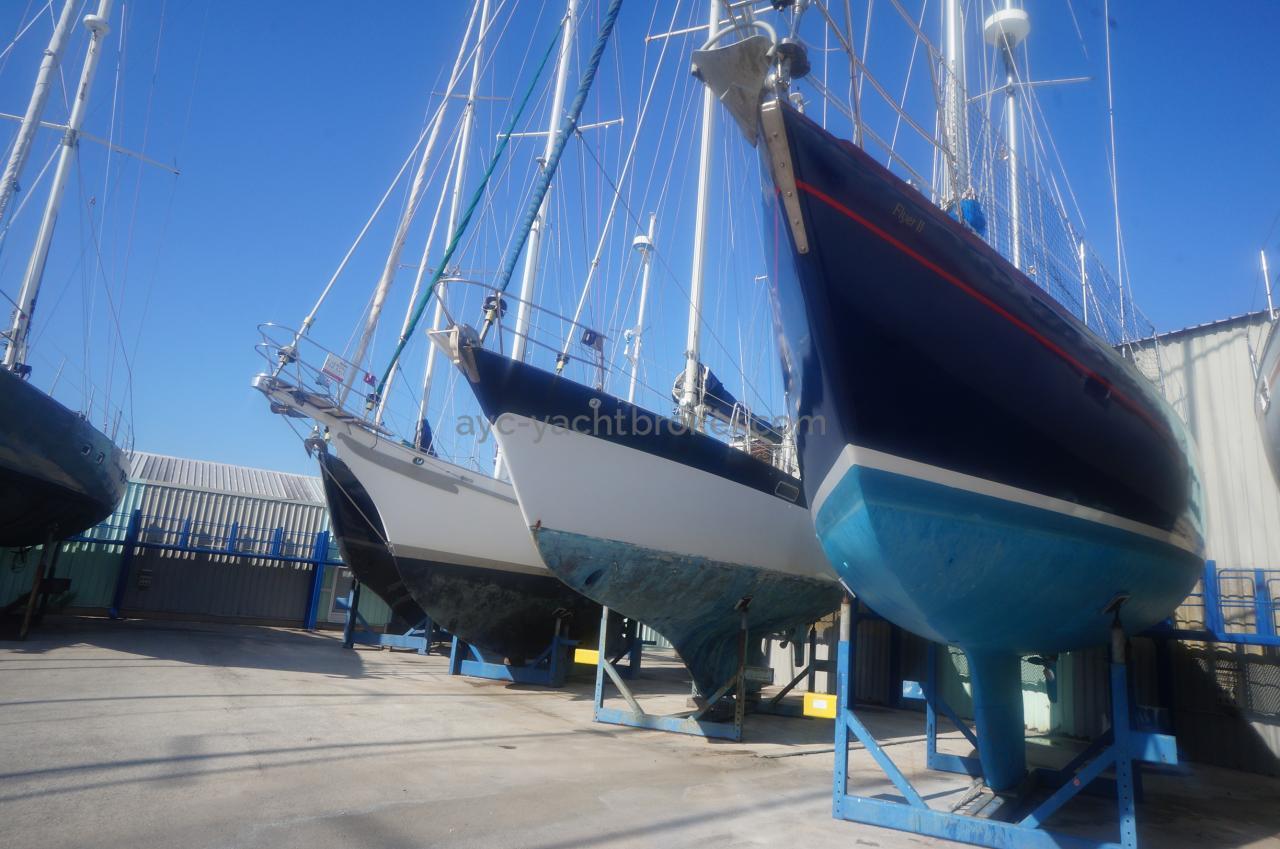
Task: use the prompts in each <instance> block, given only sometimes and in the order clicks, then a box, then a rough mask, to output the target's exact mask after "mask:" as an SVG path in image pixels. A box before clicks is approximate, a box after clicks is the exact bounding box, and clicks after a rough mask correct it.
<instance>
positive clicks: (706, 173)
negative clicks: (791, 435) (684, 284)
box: [680, 0, 724, 429]
mask: <svg viewBox="0 0 1280 849" xmlns="http://www.w3.org/2000/svg"><path fill="white" fill-rule="evenodd" d="M707 5H708V6H709V7H710V13H709V21H710V23H709V26H708V29H707V40H708V41H709V42H710V41H714V40H715V37H716V36H717V35H718V34H719V29H720V19H721V18H722V17H724V7H723V3H722V2H721V0H711V2H710V3H708V4H707ZM715 120H716V96H715V94H714V93H713V92H712V91H711V87H710V86H704V87H703V89H702V138H701V140H700V143H699V146H698V201H697V207H696V209H695V211H694V222H693V266H692V268H691V269H690V271H689V331H688V333H687V334H686V336H685V363H684V387H683V390H682V391H681V394H680V419H681V421H683V422H684V424H685V426H687V427H690V428H695V429H700V428H701V421H700V420H699V419H700V417H699V415H698V407H699V406H700V405H701V403H700V402H701V399H700V397H699V392H698V384H699V383H701V378H702V374H701V370H702V367H701V362H700V359H699V350H698V347H699V343H700V336H701V331H702V288H703V277H704V271H705V266H706V254H707V216H708V210H707V205H708V204H709V203H710V196H711V148H712V145H713V144H714V142H715V131H716V126H715Z"/></svg>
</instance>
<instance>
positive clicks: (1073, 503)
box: [762, 104, 1203, 789]
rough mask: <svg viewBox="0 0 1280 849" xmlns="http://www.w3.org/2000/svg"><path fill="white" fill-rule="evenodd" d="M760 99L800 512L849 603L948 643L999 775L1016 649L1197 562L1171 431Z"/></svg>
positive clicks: (855, 169) (1023, 297)
mask: <svg viewBox="0 0 1280 849" xmlns="http://www.w3.org/2000/svg"><path fill="white" fill-rule="evenodd" d="M772 109H773V113H772V115H771V114H770V107H766V109H765V111H764V112H763V113H762V114H763V116H764V117H763V120H764V121H765V124H766V132H768V131H769V127H773V128H774V129H775V130H780V132H781V133H782V135H783V136H785V145H783V146H781V147H779V146H777V145H772V146H765V145H762V148H765V149H766V150H768V151H769V153H768V154H767V158H766V167H767V168H769V169H770V170H771V175H772V176H773V177H774V179H775V186H774V189H775V191H772V192H770V193H769V197H768V200H767V202H766V203H767V207H768V208H769V215H768V216H767V219H766V220H767V221H768V222H769V223H768V224H767V226H768V227H769V232H767V233H766V242H767V243H768V244H769V245H770V246H771V249H772V252H773V258H772V269H773V273H772V275H771V280H772V282H773V285H774V286H775V287H776V292H775V296H776V297H775V302H776V303H777V305H778V310H779V318H780V324H781V327H782V333H783V336H784V339H783V352H784V364H785V365H786V366H787V367H788V368H789V372H790V373H789V379H790V382H791V386H792V387H793V391H792V398H793V399H794V402H795V403H796V405H797V409H796V410H795V414H796V415H797V416H798V417H800V418H799V420H800V421H802V422H804V423H805V426H804V427H802V428H801V430H800V432H799V434H798V440H797V443H798V449H799V452H800V458H801V468H802V471H803V476H804V480H805V484H806V489H807V494H808V496H809V498H810V500H811V502H812V505H813V510H812V512H813V519H814V524H815V528H816V529H817V532H818V536H819V538H820V539H821V541H822V544H823V548H824V550H825V551H826V553H827V557H828V558H829V559H830V561H831V563H832V565H833V566H834V567H835V568H836V569H837V571H838V572H839V573H840V575H841V577H842V578H843V579H844V581H845V582H846V584H847V585H848V586H849V587H850V589H852V590H853V591H854V592H855V593H856V594H858V595H859V597H860V598H861V599H862V600H864V601H865V602H866V603H867V604H869V605H870V606H871V607H872V608H873V609H875V610H876V611H877V612H878V613H880V614H882V615H884V616H885V617H887V618H889V619H890V620H891V621H893V622H895V623H896V624H898V625H900V626H902V627H904V628H906V629H908V630H911V631H914V632H916V633H919V634H921V635H923V636H926V637H928V638H930V639H933V640H937V641H939V642H946V643H951V644H955V645H958V646H960V647H961V648H963V649H964V650H965V651H966V653H967V654H968V655H969V657H970V661H971V667H972V669H973V671H974V676H975V677H974V682H973V683H974V691H975V692H974V695H975V703H976V712H975V713H976V717H975V718H976V719H977V722H978V727H979V734H980V741H981V739H982V738H983V737H985V738H986V742H985V743H983V745H982V746H980V748H981V749H982V754H983V767H984V772H985V775H986V780H987V782H988V784H990V785H991V786H992V787H994V788H996V789H1003V788H1005V787H1008V786H1011V785H1012V784H1014V783H1016V782H1017V780H1019V779H1020V778H1021V775H1022V773H1023V771H1024V765H1023V755H1022V752H1023V747H1022V742H1021V735H1022V721H1021V719H1022V718H1021V708H1020V704H1021V703H1020V696H1019V694H1018V693H1017V690H1018V689H1019V687H1018V680H1019V678H1018V675H1017V663H1018V657H1019V655H1021V654H1027V653H1032V652H1043V653H1053V652H1058V651H1065V650H1068V649H1073V648H1080V647H1084V646H1089V645H1094V644H1099V643H1103V642H1105V641H1106V639H1107V637H1108V631H1109V628H1110V626H1111V623H1112V621H1113V615H1112V614H1111V613H1108V612H1105V610H1106V608H1107V607H1108V605H1110V604H1111V603H1112V602H1113V601H1114V600H1116V599H1117V598H1119V597H1127V601H1126V602H1125V603H1124V604H1123V606H1122V608H1121V613H1120V622H1121V623H1122V625H1123V627H1124V628H1125V630H1127V631H1129V632H1130V633H1132V632H1137V631H1141V630H1143V629H1145V628H1148V627H1150V626H1151V625H1153V624H1155V623H1156V622H1158V621H1159V620H1161V619H1162V618H1164V617H1166V616H1167V615H1169V614H1170V613H1171V612H1172V611H1173V609H1174V608H1175V607H1176V606H1177V604H1178V603H1179V602H1180V601H1181V600H1182V599H1183V598H1185V596H1186V594H1187V592H1188V591H1190V589H1191V588H1192V586H1193V585H1194V583H1195V581H1196V578H1197V577H1198V575H1199V574H1200V571H1201V568H1202V566H1203V538H1202V532H1201V519H1200V503H1199V498H1200V492H1199V479H1198V476H1197V472H1196V468H1195V464H1194V459H1193V451H1192V448H1191V446H1190V443H1189V437H1188V436H1187V433H1186V430H1185V428H1184V426H1183V424H1182V422H1181V421H1180V420H1179V419H1178V417H1177V416H1176V414H1175V413H1174V412H1173V411H1172V409H1171V408H1169V406H1168V405H1167V404H1165V403H1164V401H1163V399H1161V398H1160V397H1159V396H1158V394H1157V393H1156V391H1155V389H1154V388H1153V387H1152V386H1151V385H1150V384H1149V382H1148V381H1147V380H1146V379H1145V378H1143V377H1142V376H1141V375H1140V374H1139V373H1138V372H1137V371H1136V370H1135V369H1134V368H1133V367H1132V366H1131V365H1130V364H1129V363H1127V362H1126V361H1124V360H1123V359H1122V358H1121V357H1120V356H1119V355H1118V354H1117V353H1116V352H1115V351H1114V350H1113V349H1112V348H1111V347H1110V346H1109V345H1107V344H1106V343H1105V342H1103V341H1102V340H1101V339H1099V338H1098V337H1096V336H1094V335H1093V334H1092V333H1091V332H1090V331H1089V330H1088V329H1087V328H1085V327H1084V326H1083V325H1082V324H1081V323H1080V322H1079V321H1077V320H1076V319H1075V318H1074V317H1072V316H1071V315H1070V314H1068V313H1067V312H1066V311H1065V310H1064V309H1063V308H1062V307H1061V306H1060V305H1058V304H1057V303H1056V302H1055V301H1053V300H1052V298H1050V297H1049V296H1048V295H1047V294H1046V293H1045V292H1043V291H1042V290H1041V289H1039V288H1038V287H1037V286H1036V285H1035V284H1034V283H1033V282H1031V281H1030V280H1028V279H1027V278H1026V277H1025V276H1024V275H1022V274H1021V273H1020V272H1019V271H1017V270H1016V269H1014V268H1013V267H1012V266H1011V265H1010V264H1009V263H1008V262H1006V261H1005V260H1004V259H1003V258H1002V257H1000V256H999V255H998V254H997V253H996V252H995V251H994V250H992V249H991V248H990V247H989V246H987V245H986V244H985V243H983V242H981V241H980V240H979V239H977V237H975V236H974V235H973V234H972V233H970V232H968V231H967V230H966V229H964V228H963V227H962V226H961V225H959V224H958V223H957V222H955V221H954V220H952V219H951V218H949V217H947V216H946V215H945V214H944V213H942V212H941V211H939V210H937V209H936V208H935V207H933V205H932V204H931V203H929V202H928V200H927V199H926V198H925V197H923V196H922V195H921V194H920V193H919V192H918V191H917V190H915V189H914V188H912V187H911V186H909V185H907V184H906V183H904V182H902V181H901V180H898V179H897V178H896V177H894V176H893V175H891V174H890V173H889V172H887V171H886V170H884V169H883V168H882V167H880V166H879V165H878V164H877V163H875V162H874V161H872V160H871V159H870V158H869V157H867V156H866V155H865V154H864V153H863V152H862V151H860V150H858V149H857V148H854V147H853V146H852V145H850V144H848V143H845V142H842V141H839V140H837V139H835V138H833V137H831V136H830V135H828V134H827V133H825V132H824V131H823V130H822V129H821V128H819V127H818V126H817V125H815V124H813V123H812V122H811V121H809V120H808V119H806V118H804V117H803V116H801V115H799V114H798V113H795V112H794V110H791V109H790V108H788V107H786V106H785V105H780V104H779V105H774V106H773V107H772ZM780 160H785V161H781V162H780ZM780 164H781V166H782V167H781V168H780V167H779V166H780ZM788 192H789V193H790V194H787V193H788ZM788 205H790V209H788ZM793 221H796V222H798V224H799V227H800V228H801V229H799V230H797V229H795V228H794V227H793V223H792V222H793ZM797 237H799V238H797ZM801 245H803V249H801V247H800V246H801ZM1010 689H1011V691H1010V692H1006V690H1010ZM1015 702H1016V704H1015ZM1015 735H1016V737H1015Z"/></svg>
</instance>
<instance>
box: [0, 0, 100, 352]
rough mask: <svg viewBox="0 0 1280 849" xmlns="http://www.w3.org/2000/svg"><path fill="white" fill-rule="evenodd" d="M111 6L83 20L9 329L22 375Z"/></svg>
mask: <svg viewBox="0 0 1280 849" xmlns="http://www.w3.org/2000/svg"><path fill="white" fill-rule="evenodd" d="M111 4H112V0H99V2H98V11H97V13H95V14H92V15H85V17H84V25H85V28H86V29H88V30H89V33H90V35H89V47H88V48H87V50H86V52H85V57H84V68H83V69H82V70H81V71H80V83H79V85H77V86H76V95H75V101H74V103H73V104H72V107H71V117H70V118H68V119H67V131H66V132H65V133H64V134H63V136H62V141H61V143H60V144H61V147H60V149H59V151H58V167H57V169H56V170H55V171H54V172H53V183H52V184H51V185H50V188H49V200H48V201H47V202H46V203H45V208H44V216H43V217H42V218H41V219H40V229H39V231H38V232H37V234H36V243H35V246H34V247H33V248H32V250H31V259H30V260H29V261H28V262H27V271H26V274H25V275H24V276H23V278H22V291H21V292H20V293H19V295H18V303H17V307H16V308H15V310H14V313H13V324H12V326H11V327H10V328H9V348H8V350H6V351H5V354H4V365H5V367H6V368H8V369H10V370H11V371H17V372H23V373H25V372H29V371H30V368H29V367H28V366H27V365H26V363H25V359H26V355H27V336H28V334H29V332H30V329H31V314H32V312H34V310H35V306H36V297H37V296H38V295H39V294H40V284H41V282H42V281H43V279H44V268H45V263H46V262H48V260H49V245H50V244H51V243H52V241H53V229H54V226H55V225H56V224H57V222H58V207H59V206H60V205H61V203H62V193H63V190H65V189H66V187H67V177H68V176H69V175H70V173H71V165H72V159H73V158H74V157H75V152H76V148H77V146H78V145H79V141H80V127H81V126H82V125H83V124H84V116H85V112H86V111H88V106H89V90H90V89H91V88H92V87H93V77H94V75H95V74H96V73H97V70H98V60H99V59H101V58H102V43H103V41H105V40H106V37H107V33H108V32H110V31H111V27H110V26H109V25H108V24H107V19H108V18H109V17H110V16H111ZM42 70H43V67H42ZM6 173H7V172H6Z"/></svg>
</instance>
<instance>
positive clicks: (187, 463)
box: [129, 451, 324, 504]
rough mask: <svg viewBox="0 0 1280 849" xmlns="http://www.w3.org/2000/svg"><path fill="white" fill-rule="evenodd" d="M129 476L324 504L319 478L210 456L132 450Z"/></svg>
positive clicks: (217, 490)
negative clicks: (177, 455)
mask: <svg viewBox="0 0 1280 849" xmlns="http://www.w3.org/2000/svg"><path fill="white" fill-rule="evenodd" d="M129 477H130V479H131V480H135V481H139V482H143V483H152V484H163V485H167V486H176V487H181V488H183V489H196V490H202V491H204V492H216V493H225V494H228V495H243V496H249V497H253V498H270V499H274V500H277V501H298V502H302V503H306V504H323V503H324V490H323V489H322V487H321V484H320V478H318V477H311V476H308V475H294V474H290V473H288V472H273V471H268V470H267V469H253V468H249V467H247V466H233V465H230V464H228V463H214V462H211V461H209V460H191V459H187V458H185V457H169V456H166V455H164V454H151V453H149V452H146V451H134V452H133V468H132V471H131V472H130V475H129Z"/></svg>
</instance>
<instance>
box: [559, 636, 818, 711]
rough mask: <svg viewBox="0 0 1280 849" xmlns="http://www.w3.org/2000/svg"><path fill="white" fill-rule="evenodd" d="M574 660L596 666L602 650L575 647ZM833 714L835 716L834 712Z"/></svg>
mask: <svg viewBox="0 0 1280 849" xmlns="http://www.w3.org/2000/svg"><path fill="white" fill-rule="evenodd" d="M573 662H574V663H586V664H590V665H591V666H595V665H596V664H597V663H599V662H600V652H599V651H597V650H596V649H574V650H573ZM831 715H832V716H835V714H834V713H833V714H831Z"/></svg>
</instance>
